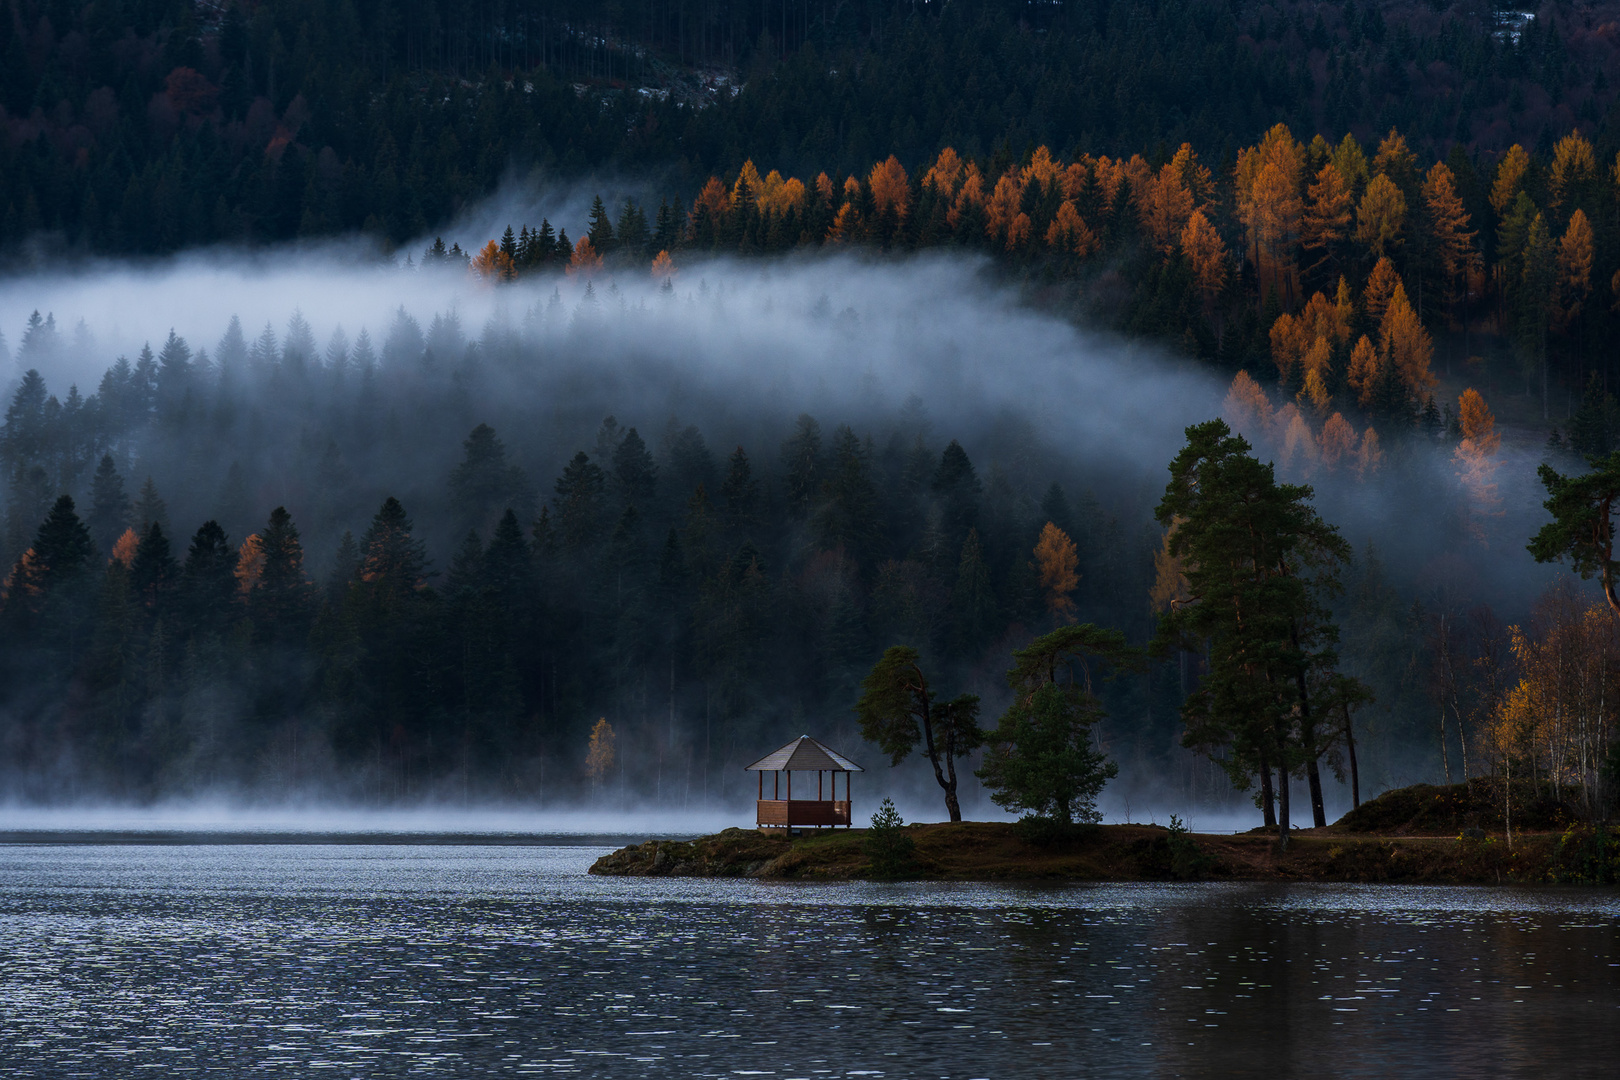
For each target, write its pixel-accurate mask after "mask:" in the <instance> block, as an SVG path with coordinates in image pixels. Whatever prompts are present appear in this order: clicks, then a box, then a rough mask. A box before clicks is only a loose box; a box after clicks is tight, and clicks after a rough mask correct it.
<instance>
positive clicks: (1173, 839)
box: [1165, 814, 1215, 879]
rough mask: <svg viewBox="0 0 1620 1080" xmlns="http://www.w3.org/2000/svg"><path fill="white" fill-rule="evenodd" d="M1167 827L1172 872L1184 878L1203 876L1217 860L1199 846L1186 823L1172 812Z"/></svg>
mask: <svg viewBox="0 0 1620 1080" xmlns="http://www.w3.org/2000/svg"><path fill="white" fill-rule="evenodd" d="M1167 828H1168V830H1169V835H1168V836H1167V837H1166V838H1165V839H1166V840H1167V842H1168V843H1169V845H1170V873H1171V874H1173V875H1174V876H1175V877H1178V878H1182V879H1187V878H1196V877H1203V876H1204V875H1205V874H1206V873H1208V872H1209V869H1210V867H1212V866H1214V865H1215V860H1214V859H1212V858H1210V857H1209V856H1208V855H1207V854H1205V853H1204V849H1203V848H1201V847H1199V846H1198V842H1197V841H1195V840H1194V839H1193V838H1192V831H1191V830H1190V829H1188V828H1187V825H1186V823H1185V822H1183V821H1182V820H1181V818H1179V817H1177V816H1176V815H1175V814H1171V815H1170V824H1169V826H1167Z"/></svg>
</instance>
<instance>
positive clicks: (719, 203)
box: [691, 176, 731, 226]
mask: <svg viewBox="0 0 1620 1080" xmlns="http://www.w3.org/2000/svg"><path fill="white" fill-rule="evenodd" d="M730 209H731V196H730V195H729V194H728V193H727V192H726V185H724V184H722V183H721V182H720V178H719V177H718V176H711V177H709V182H708V183H706V184H704V185H703V190H702V191H700V192H698V197H697V198H696V199H694V200H692V214H691V221H692V224H693V225H694V226H696V224H697V222H698V220H699V218H700V217H706V218H707V219H708V221H709V222H710V223H711V224H715V223H718V222H720V221H721V220H723V219H724V218H725V216H726V211H728V210H730Z"/></svg>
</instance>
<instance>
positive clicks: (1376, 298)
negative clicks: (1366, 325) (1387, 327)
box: [1361, 258, 1401, 322]
mask: <svg viewBox="0 0 1620 1080" xmlns="http://www.w3.org/2000/svg"><path fill="white" fill-rule="evenodd" d="M1400 284H1401V276H1400V275H1399V274H1397V273H1396V272H1395V264H1394V263H1392V262H1390V261H1389V260H1388V259H1387V258H1386V259H1379V260H1378V262H1377V263H1376V264H1374V266H1373V268H1372V273H1371V274H1368V275H1367V288H1366V289H1365V291H1363V292H1362V294H1361V301H1362V303H1363V304H1364V305H1365V306H1366V308H1367V318H1369V319H1371V320H1373V321H1374V322H1377V321H1378V320H1380V319H1382V318H1383V317H1384V312H1385V311H1386V310H1387V309H1388V308H1389V298H1390V297H1392V296H1394V295H1395V290H1396V289H1397V288H1399V287H1400Z"/></svg>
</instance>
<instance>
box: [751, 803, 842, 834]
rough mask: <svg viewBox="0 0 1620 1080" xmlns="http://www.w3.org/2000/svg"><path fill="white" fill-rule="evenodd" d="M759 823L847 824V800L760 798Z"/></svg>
mask: <svg viewBox="0 0 1620 1080" xmlns="http://www.w3.org/2000/svg"><path fill="white" fill-rule="evenodd" d="M758 821H759V824H760V825H770V826H776V827H778V828H790V827H792V826H795V825H848V824H849V800H848V799H840V800H837V801H834V800H832V799H794V800H793V801H791V802H789V801H788V800H787V799H761V800H759V813H758Z"/></svg>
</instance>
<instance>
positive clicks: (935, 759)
mask: <svg viewBox="0 0 1620 1080" xmlns="http://www.w3.org/2000/svg"><path fill="white" fill-rule="evenodd" d="M855 714H856V716H857V717H859V719H860V723H861V737H862V738H864V739H866V740H867V741H868V742H874V743H877V744H878V746H880V747H881V748H882V749H883V752H884V753H885V754H888V755H889V764H890V765H891V766H893V765H898V764H900V762H902V761H904V760H905V759H906V757H907V756H908V755H910V753H911V752H912V751H913V750H915V749H916V748H917V745H918V743H921V744H922V747H923V753H924V754H926V755H927V757H928V763H929V765H931V766H932V767H933V770H934V780H935V781H936V782H937V783H938V784H939V786H940V789H941V790H943V791H944V793H945V809H946V811H947V812H948V813H949V814H950V818H951V820H952V821H961V820H962V807H961V804H960V803H959V802H958V801H957V797H956V759H957V758H961V757H966V756H967V755H968V754H970V753H972V752H973V750H974V749H975V748H977V747H978V746H979V744H980V743H981V742H982V741H983V733H982V732H981V731H980V730H979V723H978V717H979V699H978V698H977V697H976V696H974V695H972V694H963V695H961V696H959V697H955V698H952V699H951V700H950V701H937V700H935V692H934V690H933V688H932V687H931V686H929V684H928V678H927V676H926V675H924V674H923V670H922V661H921V657H920V656H919V654H918V652H917V650H916V649H913V648H911V647H909V646H905V645H893V646H890V647H889V648H888V649H885V650H884V652H883V658H882V659H881V660H879V661H878V662H877V664H876V665H875V666H874V667H873V668H872V671H871V673H870V674H869V675H867V676H866V678H865V679H864V680H862V682H861V697H860V701H859V702H858V703H857V704H856V706H855Z"/></svg>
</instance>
